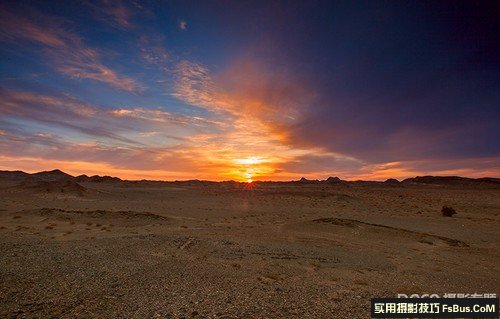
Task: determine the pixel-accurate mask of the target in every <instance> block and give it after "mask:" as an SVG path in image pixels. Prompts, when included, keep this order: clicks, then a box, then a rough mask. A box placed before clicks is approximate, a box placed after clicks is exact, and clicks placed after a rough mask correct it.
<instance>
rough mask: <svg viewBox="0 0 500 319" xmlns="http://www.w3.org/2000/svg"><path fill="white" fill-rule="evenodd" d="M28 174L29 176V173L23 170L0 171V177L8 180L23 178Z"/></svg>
mask: <svg viewBox="0 0 500 319" xmlns="http://www.w3.org/2000/svg"><path fill="white" fill-rule="evenodd" d="M29 176H31V174H28V173H25V172H23V171H0V179H3V180H8V181H19V180H24V179H26V178H27V177H29Z"/></svg>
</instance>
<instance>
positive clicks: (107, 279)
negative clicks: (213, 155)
mask: <svg viewBox="0 0 500 319" xmlns="http://www.w3.org/2000/svg"><path fill="white" fill-rule="evenodd" d="M0 194H1V196H0V199H1V211H0V238H1V240H0V245H1V251H2V254H1V257H0V287H1V289H0V291H1V307H0V316H1V317H3V318H367V317H369V304H370V298H373V297H395V296H396V295H397V294H398V293H404V294H414V293H415V294H431V293H435V294H441V295H442V294H445V293H468V294H472V293H496V292H497V289H498V287H499V283H500V269H499V268H498V263H499V261H500V250H499V246H500V232H499V225H500V224H499V220H500V196H499V194H500V183H499V181H498V180H497V179H488V180H475V179H461V178H451V179H450V178H445V179H443V178H432V177H427V178H426V179H422V178H416V179H408V180H407V181H403V182H398V181H396V182H394V181H389V182H388V183H384V182H361V181H357V182H346V181H341V180H335V181H334V180H328V179H327V180H325V181H308V180H305V179H304V180H301V181H296V182H282V183H270V182H269V183H266V182H254V183H251V184H250V183H237V182H220V183H214V182H205V181H185V182H155V181H125V180H120V179H112V178H109V177H108V178H97V177H93V178H90V177H82V176H80V177H73V176H71V175H68V174H66V173H63V172H61V171H59V170H55V171H51V172H41V173H38V174H27V173H22V172H2V174H1V188H0ZM444 205H448V206H450V207H453V208H454V209H455V210H456V211H457V214H456V215H454V216H453V217H451V218H450V217H444V216H442V214H441V211H440V210H441V207H442V206H444Z"/></svg>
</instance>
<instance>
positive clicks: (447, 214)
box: [441, 206, 457, 217]
mask: <svg viewBox="0 0 500 319" xmlns="http://www.w3.org/2000/svg"><path fill="white" fill-rule="evenodd" d="M441 213H442V214H443V216H445V217H452V216H453V215H455V214H456V213H457V212H456V211H455V210H454V209H453V208H451V207H448V206H443V208H441Z"/></svg>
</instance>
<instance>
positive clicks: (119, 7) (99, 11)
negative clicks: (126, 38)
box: [87, 0, 134, 30]
mask: <svg viewBox="0 0 500 319" xmlns="http://www.w3.org/2000/svg"><path fill="white" fill-rule="evenodd" d="M125 3H126V2H125V1H111V0H100V1H97V2H87V5H88V6H90V8H92V10H93V12H94V16H95V17H96V18H97V19H98V20H101V21H103V22H105V23H107V24H109V25H111V26H113V27H114V28H117V29H123V30H129V29H132V28H134V24H133V23H132V22H131V18H132V14H133V12H132V10H131V9H130V8H129V7H128V6H127V5H125Z"/></svg>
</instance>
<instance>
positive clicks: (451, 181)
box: [402, 176, 500, 185]
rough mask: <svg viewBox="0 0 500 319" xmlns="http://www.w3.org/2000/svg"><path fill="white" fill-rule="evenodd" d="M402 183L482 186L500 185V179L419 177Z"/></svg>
mask: <svg viewBox="0 0 500 319" xmlns="http://www.w3.org/2000/svg"><path fill="white" fill-rule="evenodd" d="M402 183H406V184H409V183H414V184H415V183H416V184H438V185H478V184H479V185H480V184H496V185H500V178H492V177H483V178H468V177H460V176H417V177H412V178H407V179H405V180H403V181H402Z"/></svg>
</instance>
